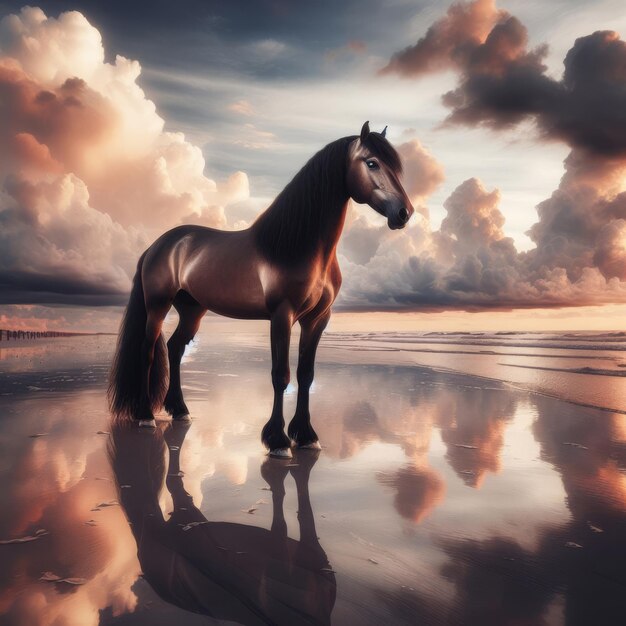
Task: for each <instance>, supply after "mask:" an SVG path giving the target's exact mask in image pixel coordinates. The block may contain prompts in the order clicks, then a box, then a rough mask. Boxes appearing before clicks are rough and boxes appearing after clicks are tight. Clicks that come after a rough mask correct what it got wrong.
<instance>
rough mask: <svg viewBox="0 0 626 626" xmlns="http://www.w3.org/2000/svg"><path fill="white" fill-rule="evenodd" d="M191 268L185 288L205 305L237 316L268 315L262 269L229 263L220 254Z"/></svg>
mask: <svg viewBox="0 0 626 626" xmlns="http://www.w3.org/2000/svg"><path fill="white" fill-rule="evenodd" d="M211 257H212V258H208V259H205V260H204V262H203V263H202V264H201V268H198V269H195V270H194V271H192V272H189V273H188V275H187V276H186V277H185V279H184V281H183V282H184V287H183V288H184V289H185V290H186V291H188V292H189V293H190V295H191V296H192V297H193V298H195V299H196V300H197V301H198V302H199V303H200V305H202V306H203V307H204V308H205V309H208V310H209V311H212V312H213V313H217V314H218V315H224V316H226V317H234V318H237V319H268V318H269V313H268V311H267V306H266V303H265V297H264V294H263V289H262V286H261V283H260V281H259V278H258V273H257V272H256V271H254V268H253V267H247V266H246V265H247V264H242V263H229V261H230V259H221V258H219V257H218V256H217V255H211Z"/></svg>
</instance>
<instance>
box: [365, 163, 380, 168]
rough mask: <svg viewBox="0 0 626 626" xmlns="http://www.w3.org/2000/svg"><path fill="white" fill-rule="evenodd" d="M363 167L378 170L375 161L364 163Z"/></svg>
mask: <svg viewBox="0 0 626 626" xmlns="http://www.w3.org/2000/svg"><path fill="white" fill-rule="evenodd" d="M365 165H367V167H369V168H370V169H371V170H375V169H378V163H376V161H365Z"/></svg>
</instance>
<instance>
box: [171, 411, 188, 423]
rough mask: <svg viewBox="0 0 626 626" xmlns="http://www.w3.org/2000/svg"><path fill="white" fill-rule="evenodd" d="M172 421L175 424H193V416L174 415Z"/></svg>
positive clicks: (184, 414) (186, 414)
mask: <svg viewBox="0 0 626 626" xmlns="http://www.w3.org/2000/svg"><path fill="white" fill-rule="evenodd" d="M172 419H173V420H174V421H175V422H191V416H190V415H189V413H183V414H182V415H174V416H173V417H172Z"/></svg>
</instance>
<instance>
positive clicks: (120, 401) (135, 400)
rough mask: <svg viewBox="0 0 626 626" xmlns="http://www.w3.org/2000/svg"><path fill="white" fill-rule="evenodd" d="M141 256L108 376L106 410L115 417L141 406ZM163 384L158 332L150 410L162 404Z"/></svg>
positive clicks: (164, 354)
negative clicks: (107, 402)
mask: <svg viewBox="0 0 626 626" xmlns="http://www.w3.org/2000/svg"><path fill="white" fill-rule="evenodd" d="M145 256H146V253H145V252H144V253H143V254H142V255H141V257H140V259H139V262H138V263H137V272H136V273H135V277H134V278H133V286H132V289H131V292H130V299H129V300H128V305H127V306H126V311H125V313H124V318H123V319H122V324H121V325H120V332H119V334H118V337H117V347H116V349H115V356H114V358H113V364H112V366H111V373H110V376H109V389H108V393H107V395H108V399H109V409H110V410H111V413H112V414H113V416H114V418H116V419H124V418H125V419H130V418H133V417H137V416H138V415H139V410H140V405H141V377H142V371H143V363H142V350H143V343H144V340H145V338H146V321H147V319H148V313H147V310H146V303H145V300H144V293H143V282H142V279H141V270H142V267H143V262H144V257H145ZM167 386H168V364H167V347H166V345H165V339H164V338H163V334H160V335H159V337H158V339H157V341H156V344H155V346H154V358H153V360H152V367H151V368H150V389H149V397H150V408H151V409H152V411H158V410H159V409H160V408H161V407H162V406H163V400H164V398H165V394H166V392H167Z"/></svg>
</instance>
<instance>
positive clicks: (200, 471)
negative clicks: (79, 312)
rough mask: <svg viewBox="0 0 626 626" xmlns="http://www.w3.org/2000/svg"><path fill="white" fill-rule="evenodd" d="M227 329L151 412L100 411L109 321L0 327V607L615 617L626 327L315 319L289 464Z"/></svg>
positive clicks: (364, 617) (135, 615) (610, 620)
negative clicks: (60, 328)
mask: <svg viewBox="0 0 626 626" xmlns="http://www.w3.org/2000/svg"><path fill="white" fill-rule="evenodd" d="M242 328H243V329H244V330H242V331H241V332H238V331H230V330H229V331H228V332H224V327H223V326H220V322H219V321H218V320H217V318H207V319H206V320H205V322H204V324H203V327H202V329H201V332H200V333H199V335H198V336H197V338H196V340H195V341H194V342H193V344H192V345H191V346H189V347H188V349H187V352H186V354H185V357H184V359H183V374H182V376H183V391H184V393H185V398H186V402H187V404H188V406H189V408H190V410H191V415H192V417H193V420H192V422H191V424H184V423H172V422H171V421H170V420H169V417H168V416H167V415H165V414H160V415H159V416H158V419H157V429H156V430H149V429H138V428H136V427H134V426H132V425H129V424H116V423H112V422H111V420H110V416H109V414H108V411H107V403H106V397H105V391H106V384H107V375H108V368H109V364H110V361H111V358H112V354H113V350H114V344H115V337H113V336H106V335H101V336H82V337H59V338H53V339H42V340H40V341H38V342H29V343H28V344H27V345H18V344H19V342H17V341H16V342H15V343H14V344H13V343H12V344H11V345H10V346H5V345H3V346H0V449H1V451H2V455H1V457H0V459H1V461H0V479H1V480H2V484H3V489H2V490H1V491H0V499H1V506H0V562H2V567H1V568H0V624H2V625H5V624H6V625H8V624H11V625H19V626H30V625H31V624H42V625H44V624H45V625H47V624H51V625H52V624H67V625H74V624H75V625H77V626H78V625H80V626H91V625H95V624H124V625H154V624H157V625H158V624H163V625H165V624H173V623H178V624H225V623H241V624H264V623H279V624H294V623H316V624H329V623H332V624H338V625H342V624H372V625H374V624H436V625H438V624H481V625H489V624H494V625H500V624H549V625H552V624H555V625H557V624H567V625H570V624H572V625H579V624H580V625H583V624H585V625H586V624H594V625H599V624H617V623H620V620H621V619H623V615H625V614H626V593H624V592H625V590H626V568H625V567H624V563H626V560H625V557H626V474H625V468H626V378H625V376H624V375H625V374H626V367H625V366H626V334H624V333H619V332H615V333H606V332H604V333H600V332H598V333H591V332H567V333H532V334H529V333H503V332H500V333H495V332H492V333H489V332H482V333H434V332H430V333H418V332H402V333H400V332H377V333H368V332H348V331H344V330H335V331H333V330H332V329H331V332H328V333H326V334H325V336H324V337H323V339H322V342H321V344H320V349H319V353H318V360H317V366H316V376H315V382H314V385H313V388H312V392H311V417H312V422H313V425H314V427H315V429H316V431H317V433H318V435H319V437H320V442H321V444H322V450H321V451H320V452H314V451H307V450H299V451H297V450H296V451H294V457H293V459H292V460H288V461H285V460H281V459H271V458H268V457H267V456H266V451H265V450H264V449H263V447H262V445H261V442H260V432H261V428H262V426H263V424H264V423H265V421H266V420H267V418H268V417H269V412H270V409H271V404H272V386H271V380H270V367H271V362H270V354H269V341H268V337H267V333H266V332H259V331H258V329H256V328H255V329H254V330H250V329H249V328H248V327H246V326H245V325H244V326H243V327H242ZM296 353H297V337H295V338H294V340H293V341H292V359H291V365H292V379H293V380H292V384H290V386H289V387H288V389H287V392H286V402H285V417H286V419H287V421H288V420H289V419H290V417H291V415H292V414H293V410H294V406H295V392H296V386H295V364H296V361H295V358H296Z"/></svg>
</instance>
